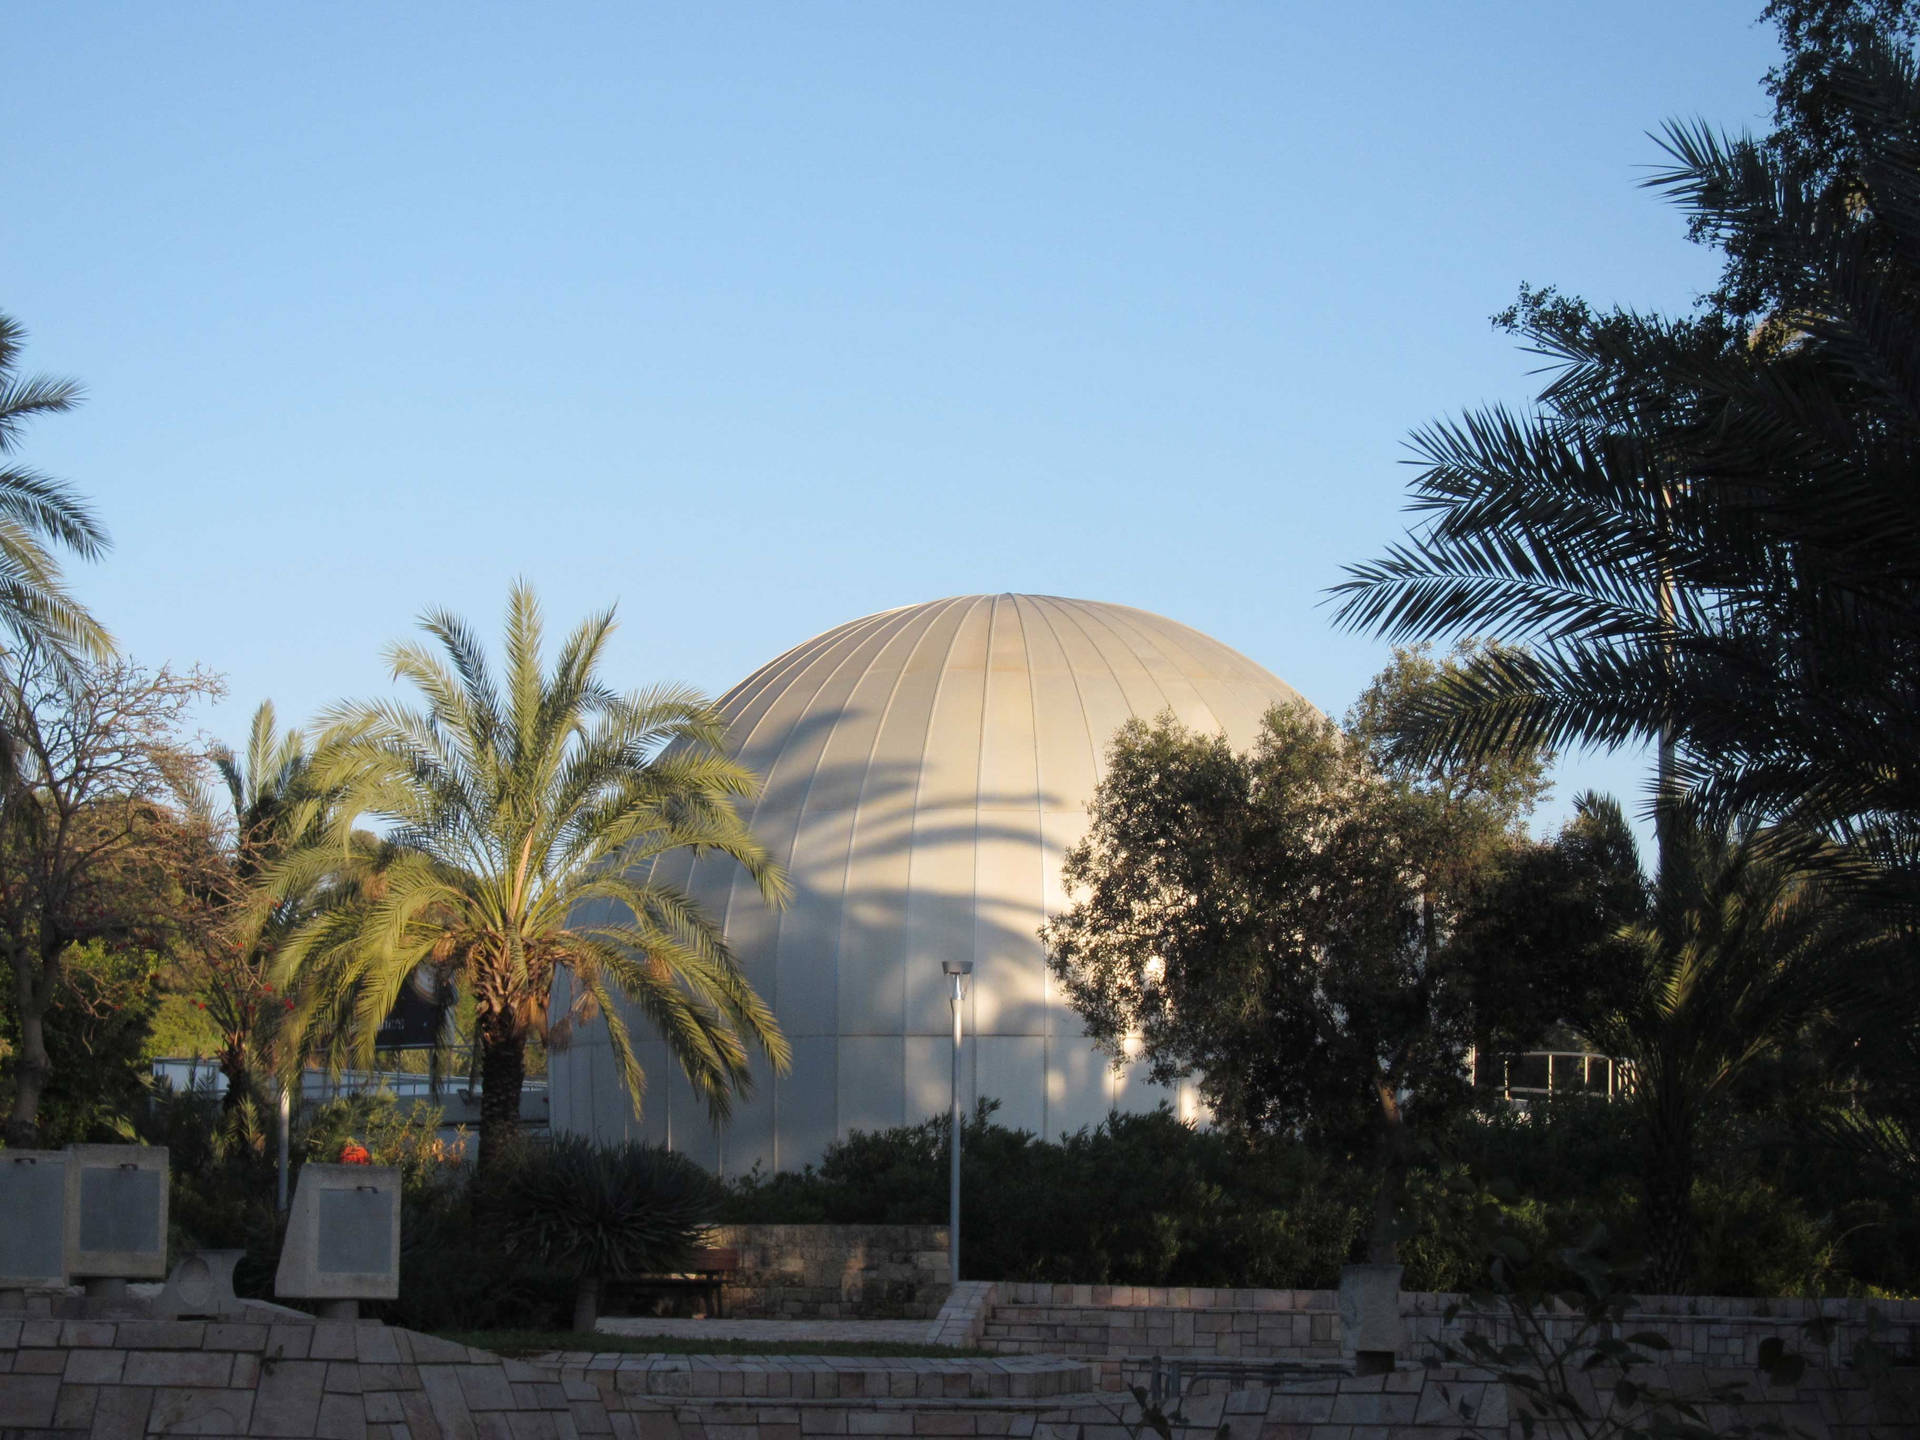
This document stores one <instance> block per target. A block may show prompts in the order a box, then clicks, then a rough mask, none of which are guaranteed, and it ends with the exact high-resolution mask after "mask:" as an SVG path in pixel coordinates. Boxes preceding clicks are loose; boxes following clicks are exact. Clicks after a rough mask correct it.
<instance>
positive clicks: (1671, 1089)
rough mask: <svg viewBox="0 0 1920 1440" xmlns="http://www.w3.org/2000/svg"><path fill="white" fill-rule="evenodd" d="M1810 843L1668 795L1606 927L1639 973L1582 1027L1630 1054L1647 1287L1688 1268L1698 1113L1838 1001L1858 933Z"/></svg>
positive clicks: (1864, 929) (1859, 926)
mask: <svg viewBox="0 0 1920 1440" xmlns="http://www.w3.org/2000/svg"><path fill="white" fill-rule="evenodd" d="M1616 818H1617V817H1616ZM1819 848H1820V847H1819V845H1818V844H1816V843H1815V842H1812V841H1810V840H1808V839H1807V838H1806V837H1804V836H1795V835H1792V834H1790V833H1786V832H1780V831H1761V830H1753V829H1749V830H1745V831H1741V832H1734V833H1729V832H1728V831H1726V830H1723V829H1717V828H1713V827H1711V826H1708V825H1704V824H1702V823H1701V822H1700V820H1699V818H1698V816H1697V815H1696V814H1695V813H1694V812H1693V811H1692V810H1691V808H1690V807H1687V806H1685V805H1681V806H1678V807H1676V808H1675V809H1674V810H1673V811H1672V812H1671V813H1668V814H1667V815H1665V816H1664V817H1663V819H1662V824H1661V850H1660V865H1659V873H1658V875H1657V876H1656V877H1655V879H1654V883H1653V885H1652V887H1651V894H1650V903H1649V905H1648V908H1647V911H1646V913H1645V914H1644V916H1643V917H1642V918H1641V919H1640V920H1638V921H1637V922H1634V923H1631V924H1629V925H1627V926H1626V927H1624V929H1623V930H1622V931H1621V932H1620V935H1619V937H1618V938H1619V940H1620V941H1622V942H1623V943H1624V944H1625V945H1626V946H1627V947H1628V948H1629V949H1630V950H1632V951H1634V952H1637V953H1638V955H1639V956H1640V957H1641V964H1642V970H1641V980H1640V984H1639V986H1638V987H1637V990H1636V991H1635V992H1634V993H1633V994H1631V995H1630V996H1629V997H1628V999H1627V1001H1626V1003H1625V1004H1624V1005H1623V1006H1622V1008H1621V1009H1620V1010H1619V1011H1617V1012H1616V1013H1614V1014H1612V1015H1610V1016H1607V1017H1604V1018H1602V1019H1600V1020H1599V1021H1598V1022H1597V1023H1594V1024H1592V1025H1591V1026H1590V1030H1591V1035H1590V1038H1591V1039H1592V1040H1593V1041H1594V1042H1595V1043H1596V1044H1598V1045H1599V1046H1600V1047H1601V1048H1602V1049H1604V1050H1605V1051H1606V1052H1607V1053H1608V1054H1610V1055H1613V1056H1614V1057H1616V1058H1617V1059H1621V1060H1624V1061H1626V1062H1627V1063H1628V1065H1629V1066H1630V1067H1631V1072H1632V1076H1633V1079H1632V1086H1631V1090H1630V1099H1629V1103H1631V1104H1632V1105H1633V1106H1634V1108H1635V1110H1636V1111H1637V1112H1638V1114H1639V1117H1640V1121H1641V1124H1640V1142H1641V1147H1642V1154H1643V1157H1644V1163H1643V1168H1642V1172H1641V1194H1642V1210H1641V1220H1642V1225H1643V1228H1644V1231H1645V1235H1646V1242H1647V1251H1648V1263H1647V1272H1646V1280H1647V1284H1648V1286H1649V1288H1650V1289H1652V1290H1653V1291H1655V1292H1656V1293H1661V1294H1678V1293H1681V1292H1682V1291H1683V1290H1684V1288H1685V1286H1686V1283H1687V1280H1688V1278H1689V1276H1690V1273H1691V1271H1692V1266H1693V1249H1694V1238H1695V1223H1694V1214H1693V1185H1694V1180H1695V1177H1696V1173H1697V1139H1698V1135H1699V1130H1700V1127H1701V1124H1702V1121H1703V1120H1704V1119H1705V1117H1706V1116H1707V1115H1708V1114H1709V1113H1710V1112H1711V1111H1712V1110H1713V1108H1714V1107H1715V1106H1716V1105H1718V1104H1720V1103H1721V1102H1722V1101H1724V1100H1725V1099H1726V1098H1727V1095H1728V1092H1729V1091H1730V1090H1731V1088H1732V1087H1733V1086H1734V1085H1735V1083H1736V1082H1737V1081H1738V1080H1740V1078H1741V1077H1742V1076H1743V1075H1745V1074H1747V1073H1748V1072H1749V1071H1750V1070H1751V1069H1752V1068H1753V1067H1754V1066H1755V1065H1756V1064H1757V1063H1758V1062H1760V1061H1761V1060H1763V1059H1765V1058H1767V1057H1769V1056H1771V1055H1773V1054H1776V1053H1777V1052H1778V1051H1779V1050H1780V1048H1781V1047H1782V1046H1784V1045H1785V1044H1786V1043H1787V1042H1789V1041H1791V1040H1793V1039H1794V1038H1795V1037H1797V1036H1799V1035H1801V1034H1802V1033H1804V1032H1805V1031H1806V1030H1807V1029H1808V1027H1809V1026H1811V1025H1812V1024H1813V1023H1814V1022H1815V1021H1816V1020H1818V1019H1820V1018H1821V1017H1822V1016H1823V1015H1826V1014H1827V1013H1829V1012H1830V1011H1831V1009H1832V1008H1833V1007H1834V1006H1836V1004H1842V1003H1844V1002H1845V998H1846V995H1847V986H1846V981H1845V973H1846V963H1845V962H1846V961H1847V959H1848V958H1849V957H1850V956H1851V955H1852V954H1853V953H1854V952H1855V951H1856V950H1857V949H1859V948H1860V947H1861V946H1863V945H1864V944H1866V943H1867V942H1868V940H1869V938H1870V936H1871V934H1872V927H1871V924H1870V922H1869V921H1868V920H1867V919H1866V918H1865V917H1864V916H1863V915H1862V913H1861V912H1860V911H1859V910H1857V909H1855V908H1854V907H1850V906H1848V905H1845V904H1843V903H1837V902H1836V898H1835V896H1834V895H1833V893H1832V892H1831V889H1830V888H1829V887H1827V886H1824V885H1822V884H1821V883H1819V881H1818V880H1816V879H1815V878H1813V877H1812V875H1811V874H1810V871H1809V866H1808V861H1809V860H1810V859H1811V858H1813V855H1814V853H1815V852H1816V851H1817V850H1818V849H1819Z"/></svg>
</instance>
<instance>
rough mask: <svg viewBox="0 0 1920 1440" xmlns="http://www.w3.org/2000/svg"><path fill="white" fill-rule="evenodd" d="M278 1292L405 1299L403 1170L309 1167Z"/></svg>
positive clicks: (290, 1220)
mask: <svg viewBox="0 0 1920 1440" xmlns="http://www.w3.org/2000/svg"><path fill="white" fill-rule="evenodd" d="M273 1293H274V1294H276V1295H279V1296H285V1297H301V1298H305V1299H312V1300H392V1299H396V1298H398V1296H399V1294H400V1172H399V1170H398V1169H397V1168H395V1167H394V1166H390V1165H320V1164H311V1163H310V1164H308V1165H305V1166H303V1167H302V1168H301V1171H300V1180H299V1184H298V1185H297V1186H296V1188H295V1191H294V1197H293V1207H292V1209H291V1211H290V1212H289V1214H288V1216H287V1236H286V1240H285V1241H284V1242H283V1243H282V1245H281V1247H280V1266H279V1269H278V1270H277V1271H276V1272H275V1273H274V1280H273ZM338 1358H340V1359H349V1358H351V1357H350V1356H340V1357H338Z"/></svg>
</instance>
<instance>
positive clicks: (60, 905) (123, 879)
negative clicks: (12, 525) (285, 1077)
mask: <svg viewBox="0 0 1920 1440" xmlns="http://www.w3.org/2000/svg"><path fill="white" fill-rule="evenodd" d="M217 690H218V686H217V685H216V684H215V682H214V681H212V680H211V679H210V678H209V677H207V676H205V675H202V674H199V673H194V674H188V675H180V674H176V673H174V672H172V671H170V670H167V669H164V668H163V669H160V670H157V671H149V670H144V669H142V668H140V667H139V666H137V665H134V664H133V663H131V662H128V661H119V660H115V661H108V662H92V661H87V660H84V659H76V658H73V657H70V656H64V655H61V654H59V653H58V652H56V651H53V650H50V649H45V648H42V647H39V646H37V645H36V646H29V647H27V648H26V649H24V650H22V651H20V652H18V653H17V654H16V656H15V657H14V665H13V666H12V668H11V669H10V670H8V671H6V672H4V673H0V723H3V725H4V729H5V731H6V733H7V734H8V735H9V736H10V737H11V738H12V740H13V742H14V746H15V753H14V756H13V768H12V787H11V790H10V791H9V793H8V794H7V797H6V800H5V803H4V804H3V805H0V951H4V953H5V957H6V961H7V967H8V975H9V979H10V981H11V983H12V989H13V995H12V1011H13V1021H14V1024H15V1025H16V1026H17V1027H18V1033H19V1042H18V1043H19V1048H18V1053H17V1055H16V1056H15V1059H14V1063H13V1065H12V1067H11V1068H12V1081H13V1105H12V1109H11V1112H10V1114H9V1116H8V1119H7V1130H6V1138H7V1143H8V1144H9V1145H16V1146H22V1145H31V1144H32V1143H33V1142H34V1139H35V1135H36V1133H37V1131H38V1117H39V1109H40V1100H41V1097H42V1095H43V1094H44V1093H45V1091H46V1088H47V1085H48V1082H49V1080H50V1078H51V1077H52V1074H53V1063H54V1062H53V1057H52V1053H51V1051H50V1050H49V1048H48V1044H47V1032H46V1022H47V1016H48V1012H49V1011H50V1009H51V1008H52V1007H53V1006H54V1004H55V1003H56V1001H57V1000H58V998H59V997H60V995H61V993H62V988H63V984H64V982H65V977H66V968H67V963H68V957H69V955H70V954H71V953H72V952H73V951H74V948H75V947H76V946H90V945H104V946H107V947H110V948H115V949H123V950H134V951H153V952H158V953H171V952H172V951H173V950H174V949H175V948H176V947H177V946H178V945H179V944H181V943H183V941H182V936H183V935H184V934H185V933H186V932H188V931H189V930H190V929H191V928H192V927H193V926H195V925H197V924H198V923H199V919H200V916H201V911H200V909H199V907H198V905H197V903H196V902H195V900H194V899H193V897H192V895H191V894H190V893H188V890H187V888H186V887H185V886H183V884H182V878H181V877H182V875H183V874H184V873H187V872H188V871H189V870H190V868H191V867H192V866H193V865H194V864H195V863H196V861H197V857H198V856H199V855H201V854H202V853H204V851H205V848H206V837H205V835H204V834H203V833H202V832H201V830H200V827H199V826H198V825H197V824H196V823H195V822H194V820H193V817H192V814H191V813H190V808H191V807H190V806H189V805H187V804H186V803H185V797H187V796H190V795H191V794H192V793H193V791H194V789H195V786H196V784H197V781H198V775H199V767H200V763H201V762H200V757H199V755H198V754H197V753H196V751H195V750H194V748H193V747H192V746H191V745H190V744H189V743H188V742H186V741H185V740H184V739H183V737H182V735H181V731H182V729H183V728H184V724H185V721H186V718H187V716H188V713H189V712H190V710H191V708H192V707H193V706H194V705H195V704H197V703H198V702H199V701H200V700H201V699H202V698H203V697H205V696H207V695H209V694H213V693H217Z"/></svg>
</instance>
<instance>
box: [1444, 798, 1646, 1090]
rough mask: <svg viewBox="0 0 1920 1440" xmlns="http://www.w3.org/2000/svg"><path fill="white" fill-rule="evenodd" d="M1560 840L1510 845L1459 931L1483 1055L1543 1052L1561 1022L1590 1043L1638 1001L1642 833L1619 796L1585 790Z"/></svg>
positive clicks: (1456, 939)
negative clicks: (1632, 928)
mask: <svg viewBox="0 0 1920 1440" xmlns="http://www.w3.org/2000/svg"><path fill="white" fill-rule="evenodd" d="M1574 805H1575V814H1574V817H1573V819H1572V820H1570V821H1568V822H1567V824H1566V825H1565V826H1564V827H1563V828H1562V829H1561V831H1560V833H1559V834H1558V835H1556V836H1554V837H1553V839H1551V840H1547V841H1541V842H1538V843H1521V844H1515V845H1511V846H1509V847H1508V848H1507V849H1506V850H1505V851H1503V852H1502V853H1501V854H1500V855H1498V856H1497V857H1496V858H1495V859H1494V860H1493V861H1492V863H1491V865H1490V866H1489V871H1488V874H1487V875H1486V877H1485V878H1484V879H1483V880H1482V882H1481V884H1480V886H1479V887H1478V889H1477V890H1476V892H1475V895H1474V898H1473V900H1472V902H1471V903H1470V904H1469V905H1467V906H1466V907H1465V909H1464V911H1463V913H1462V914H1461V916H1460V919H1459V922H1458V923H1457V925H1456V926H1455V928H1454V932H1453V936H1452V939H1451V941H1450V942H1449V944H1450V957H1449V958H1450V963H1452V964H1453V965H1454V966H1455V967H1456V968H1457V969H1458V970H1459V972H1460V974H1461V976H1462V977H1463V982H1464V983H1465V985H1466V986H1467V989H1468V994H1469V997H1470V1005H1471V1008H1472V1011H1473V1016H1474V1037H1475V1043H1476V1044H1477V1045H1478V1046H1479V1047H1480V1049H1481V1051H1482V1052H1489V1051H1491V1052H1493V1053H1496V1054H1497V1053H1500V1052H1509V1053H1511V1052H1515V1051H1521V1050H1529V1049H1534V1048H1536V1047H1538V1046H1539V1045H1540V1044H1541V1043H1542V1041H1543V1040H1544V1039H1545V1038H1546V1037H1547V1035H1548V1033H1549V1032H1550V1031H1551V1030H1552V1029H1553V1027H1555V1026H1559V1025H1564V1026H1567V1027H1570V1028H1571V1029H1572V1030H1574V1031H1575V1032H1577V1033H1578V1034H1580V1035H1582V1036H1590V1035H1591V1033H1592V1030H1593V1028H1594V1026H1595V1023H1596V1022H1597V1021H1598V1020H1599V1019H1600V1018H1602V1017H1605V1016H1608V1015H1611V1014H1613V1013H1614V1012H1615V1011H1617V1010H1618V1009H1619V1008H1620V1006H1621V1005H1623V1004H1624V1003H1625V1002H1626V998H1627V996H1628V994H1629V993H1630V992H1631V990H1632V988H1633V987H1634V985H1635V984H1636V983H1637V982H1638V980H1639V976H1640V971H1641V968H1642V967H1641V961H1640V957H1639V956H1638V955H1637V954H1636V953H1635V952H1634V950H1633V948H1632V947H1631V946H1630V945H1629V944H1627V943H1626V941H1625V940H1624V939H1623V938H1622V937H1621V934H1620V931H1621V928H1622V927H1623V926H1625V925H1628V924H1630V923H1632V922H1634V921H1636V920H1638V919H1639V918H1641V916H1642V915H1643V914H1644V913H1645V910H1646V884H1645V881H1644V879H1643V878H1642V876H1641V873H1640V857H1639V852H1638V848H1637V846H1636V845H1635V843H1634V838H1633V831H1632V830H1631V829H1630V828H1629V827H1628V825H1627V821H1626V816H1625V815H1624V814H1622V813H1621V810H1620V806H1619V804H1618V803H1617V802H1616V801H1614V800H1612V799H1611V798H1609V797H1605V796H1599V795H1594V794H1591V793H1589V794H1585V795H1581V796H1580V797H1579V798H1578V799H1577V800H1576V801H1575V802H1574Z"/></svg>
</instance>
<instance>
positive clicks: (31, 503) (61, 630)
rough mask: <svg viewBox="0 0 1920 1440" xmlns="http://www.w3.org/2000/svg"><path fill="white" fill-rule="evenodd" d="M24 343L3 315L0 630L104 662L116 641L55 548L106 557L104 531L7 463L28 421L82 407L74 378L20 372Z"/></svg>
mask: <svg viewBox="0 0 1920 1440" xmlns="http://www.w3.org/2000/svg"><path fill="white" fill-rule="evenodd" d="M25 341H26V332H25V331H24V330H22V329H21V328H20V326H19V325H18V324H17V323H16V322H15V321H14V320H13V319H11V318H10V317H8V316H6V315H0V628H4V629H5V630H6V631H8V632H9V633H10V634H11V635H12V636H13V638H14V641H15V643H16V645H29V644H31V645H33V646H36V647H38V648H39V649H40V650H42V651H50V652H52V653H54V654H56V655H59V656H61V657H63V658H68V659H71V658H73V657H76V656H87V657H90V658H92V659H94V660H103V659H105V658H106V657H107V655H108V654H110V653H111V651H112V648H113V642H112V640H111V639H110V638H109V637H108V635H107V632H106V631H105V630H104V629H102V628H101V626H100V623H99V622H98V621H97V620H95V619H94V618H93V616H91V615H90V614H88V613H87V611H86V609H85V607H84V606H82V605H81V604H80V603H79V602H78V601H77V600H75V599H74V598H73V597H72V596H71V595H69V594H68V593H67V590H66V586H65V583H64V582H63V581H62V580H61V578H60V567H59V565H58V564H57V563H56V561H55V560H54V558H53V547H58V548H61V549H65V550H68V551H71V552H72V553H73V554H75V555H78V556H79V557H80V558H81V559H83V560H92V559H96V558H97V557H99V556H100V555H102V554H104V553H105V552H106V548H107V534H106V531H104V530H103V529H101V528H100V524H99V522H98V521H97V520H95V519H94V518H93V514H92V512H91V511H89V510H88V509H87V507H86V505H85V504H83V503H82V502H81V501H80V499H79V498H78V497H77V496H75V495H74V493H73V492H72V491H71V490H69V489H68V488H67V487H66V486H65V485H63V484H61V483H60V482H59V481H57V480H52V479H49V478H48V477H47V476H45V475H42V474H40V473H39V472H38V471H35V470H32V469H29V468H28V467H26V466H24V465H20V464H16V463H14V461H13V460H12V459H11V458H10V457H12V456H13V455H14V454H16V453H17V452H18V450H19V448H20V432H21V430H22V429H23V428H24V427H25V426H26V424H27V422H28V421H30V420H33V419H35V418H37V417H38V416H41V415H57V414H61V413H63V412H65V411H68V410H71V409H72V408H73V407H74V406H75V405H76V404H78V403H79V400H80V387H79V386H78V385H77V384H75V383H74V382H73V381H71V380H56V379H53V378H51V377H49V376H45V375H22V374H20V373H18V367H19V363H20V351H21V348H22V346H23V345H24V343H25ZM0 738H4V737H0ZM4 758H5V757H4V755H0V760H4Z"/></svg>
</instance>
